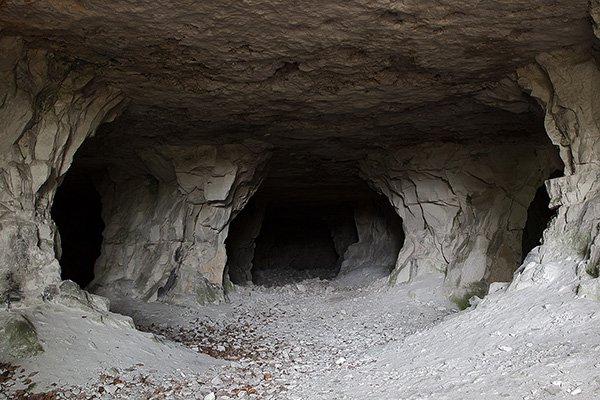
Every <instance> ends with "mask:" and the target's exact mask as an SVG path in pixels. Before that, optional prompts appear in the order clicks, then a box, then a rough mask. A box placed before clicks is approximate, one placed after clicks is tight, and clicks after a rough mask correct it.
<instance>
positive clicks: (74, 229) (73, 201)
mask: <svg viewBox="0 0 600 400" xmlns="http://www.w3.org/2000/svg"><path fill="white" fill-rule="evenodd" d="M101 213H102V201H101V198H100V193H98V191H97V190H96V187H95V185H94V183H93V179H92V177H91V176H90V175H89V174H88V173H86V172H84V171H82V170H80V169H77V168H75V169H71V170H69V172H68V173H67V175H66V176H65V178H64V180H63V182H62V184H61V185H60V186H59V188H58V190H57V191H56V196H55V198H54V203H53V205H52V219H53V220H54V222H55V223H56V226H57V227H58V231H59V234H60V245H61V254H59V260H60V266H61V277H62V279H65V280H66V279H70V280H72V281H75V282H76V283H78V284H79V286H81V287H82V288H85V287H86V286H87V285H88V284H89V283H90V282H91V281H92V280H93V279H94V263H95V262H96V259H97V258H98V257H99V256H100V250H101V245H102V231H103V230H104V222H103V220H102V216H101Z"/></svg>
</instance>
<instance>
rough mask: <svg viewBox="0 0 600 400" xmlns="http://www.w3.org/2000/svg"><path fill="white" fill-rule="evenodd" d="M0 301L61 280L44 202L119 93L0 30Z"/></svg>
mask: <svg viewBox="0 0 600 400" xmlns="http://www.w3.org/2000/svg"><path fill="white" fill-rule="evenodd" d="M0 49H1V51H0V301H3V302H4V301H7V300H8V301H15V300H17V299H19V298H25V299H27V300H34V299H39V298H40V296H39V295H40V294H41V293H42V292H43V291H44V289H45V288H46V287H47V286H48V285H52V284H56V283H58V282H59V281H60V267H59V264H58V261H57V260H56V252H57V251H58V250H59V241H58V237H57V232H56V227H55V225H54V223H53V222H52V220H51V218H50V207H51V205H52V200H53V197H54V194H55V192H56V188H57V186H58V183H59V181H60V179H61V177H62V176H63V175H64V174H65V172H66V171H67V170H68V168H69V167H70V165H71V162H72V160H73V155H74V154H75V152H76V151H77V149H78V148H79V146H80V145H81V144H82V142H83V141H84V140H85V139H86V138H87V137H89V136H90V135H93V134H94V132H95V130H96V128H97V127H98V125H99V124H101V123H102V122H104V121H109V120H111V119H113V118H114V117H115V116H116V115H117V114H118V113H119V111H120V110H121V109H122V106H123V104H124V98H123V96H122V95H121V94H120V93H119V92H117V91H115V90H112V89H111V88H108V87H106V86H104V85H101V84H97V83H96V82H95V81H94V71H93V70H92V69H88V68H86V67H85V66H82V65H76V64H73V63H71V62H69V61H68V60H64V59H61V58H59V57H57V56H55V55H54V54H52V53H50V52H48V51H44V50H32V49H28V48H27V47H26V46H25V45H24V43H23V41H22V40H20V39H19V38H12V37H0Z"/></svg>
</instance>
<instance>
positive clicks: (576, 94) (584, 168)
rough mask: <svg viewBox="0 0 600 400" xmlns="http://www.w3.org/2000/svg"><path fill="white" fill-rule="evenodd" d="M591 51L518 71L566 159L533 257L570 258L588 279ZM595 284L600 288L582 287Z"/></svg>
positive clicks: (593, 198) (597, 199)
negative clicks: (553, 211) (552, 213)
mask: <svg viewBox="0 0 600 400" xmlns="http://www.w3.org/2000/svg"><path fill="white" fill-rule="evenodd" d="M592 3H593V4H592V6H593V7H592V15H594V11H596V14H598V13H597V9H598V3H597V2H592ZM592 51H593V50H590V49H566V50H562V51H558V52H555V53H552V54H542V55H540V56H539V57H537V59H536V60H537V62H536V63H535V64H532V65H529V66H527V67H525V68H522V69H521V70H519V71H518V74H519V84H521V85H522V87H523V88H524V89H525V90H527V91H528V92H529V93H530V94H531V96H532V97H533V98H535V99H537V101H538V102H539V104H540V105H541V106H542V108H543V109H544V111H545V121H544V123H545V127H546V132H547V133H548V136H549V137H550V139H551V140H552V142H553V143H554V144H555V145H556V146H557V147H558V148H559V150H560V156H561V158H562V160H563V162H564V164H565V176H564V177H561V178H556V179H551V180H549V181H548V182H546V187H547V189H548V193H549V195H550V198H551V206H552V207H558V215H557V217H556V219H555V220H554V222H553V224H552V225H551V226H550V228H549V229H547V230H546V231H545V233H544V244H543V246H542V247H541V248H540V249H538V253H537V257H533V258H535V261H536V262H538V263H540V264H546V263H549V262H553V261H559V260H565V259H566V258H567V257H569V259H570V260H573V262H576V263H577V264H578V267H579V268H578V273H579V275H580V277H581V278H583V279H584V280H587V279H588V278H592V277H596V278H597V277H598V265H599V262H600V250H599V249H600V235H599V232H600V68H599V66H598V62H597V60H596V59H595V58H594V57H593V55H592ZM533 258H532V259H533ZM590 284H591V285H598V287H599V288H600V284H598V283H597V282H595V283H594V282H588V283H584V284H583V286H584V287H585V286H586V285H590ZM584 291H585V290H584ZM594 296H596V297H599V298H600V290H599V291H598V293H597V294H596V295H594Z"/></svg>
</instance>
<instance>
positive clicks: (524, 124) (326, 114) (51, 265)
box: [0, 0, 600, 303]
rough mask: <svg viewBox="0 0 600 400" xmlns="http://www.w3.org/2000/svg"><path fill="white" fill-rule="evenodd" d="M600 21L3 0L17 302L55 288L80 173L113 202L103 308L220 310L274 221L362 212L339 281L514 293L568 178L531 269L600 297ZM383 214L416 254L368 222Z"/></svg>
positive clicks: (1, 104)
mask: <svg viewBox="0 0 600 400" xmlns="http://www.w3.org/2000/svg"><path fill="white" fill-rule="evenodd" d="M598 10H600V5H599V2H598V1H597V0H593V1H591V2H590V1H588V0H571V1H562V2H548V1H545V0H533V1H532V0H529V1H524V0H513V1H504V2H489V1H469V2H456V1H446V0H441V1H440V0H436V1H434V0H427V1H419V2H408V1H399V2H389V1H375V2H372V1H370V2H366V1H347V2H343V3H340V2H333V1H324V2H323V1H321V2H303V3H302V4H293V5H291V4H287V3H283V2H280V1H275V0H267V1H261V2H255V1H246V0H243V1H242V0H239V1H231V2H216V3H214V4H213V3H209V2H192V1H176V2H173V1H169V2H167V1H163V0H158V1H147V0H141V1H137V2H133V3H127V4H125V3H123V2H117V1H114V0H109V1H103V2H91V1H87V0H81V1H76V2H65V1H52V2H42V1H38V2H22V1H17V0H5V1H0V49H1V50H2V52H0V83H1V86H0V245H1V247H0V261H1V264H0V274H1V275H2V276H3V278H2V279H0V299H2V301H5V302H8V303H10V302H11V301H19V299H21V298H27V299H34V298H37V297H39V296H38V295H39V294H40V293H42V292H43V289H44V287H46V286H49V285H50V286H51V285H55V284H57V283H58V282H59V281H60V265H59V263H58V260H57V258H58V257H60V247H61V246H60V239H59V235H57V229H56V226H55V225H54V223H53V221H52V219H51V217H50V210H51V207H52V202H53V198H54V194H55V192H56V190H57V188H58V187H59V185H60V184H61V182H62V181H63V177H64V175H65V174H66V173H67V171H69V168H71V170H73V171H80V172H81V173H82V174H83V175H85V176H89V177H91V178H90V179H93V181H94V185H95V187H96V189H97V190H98V192H99V195H100V196H101V198H102V203H103V209H102V219H103V221H104V224H105V230H104V232H103V238H104V240H103V244H102V249H101V256H100V258H99V259H98V260H97V262H96V266H95V280H94V281H93V282H92V285H91V286H90V289H94V290H96V291H98V292H101V293H106V292H107V291H108V292H111V291H113V292H119V293H120V294H121V295H126V296H132V297H137V298H141V299H145V300H162V301H172V302H185V301H189V300H190V299H192V300H196V301H210V300H215V299H219V298H220V297H221V296H222V292H221V289H222V285H223V283H224V282H227V278H228V276H227V271H228V269H227V265H228V264H227V263H228V257H230V260H231V264H230V265H229V271H230V274H231V276H232V277H233V279H234V280H237V281H240V282H244V281H247V280H249V279H251V275H252V274H251V264H252V262H253V257H254V246H255V239H256V238H258V237H259V236H260V230H261V228H262V225H261V224H262V221H263V218H264V212H265V210H266V209H268V207H269V206H271V205H272V206H273V207H275V206H282V205H292V206H294V207H314V208H319V207H324V208H327V207H340V208H343V207H350V208H351V209H352V212H351V213H350V214H349V215H353V218H354V220H353V221H352V218H350V219H346V220H345V221H346V222H344V223H343V224H341V223H339V224H337V225H336V223H332V222H331V221H332V218H333V217H334V216H329V217H324V218H325V219H326V220H328V224H329V225H328V226H329V229H330V230H331V232H330V235H331V237H332V240H333V248H334V250H335V253H336V254H337V255H338V260H337V261H336V262H337V263H338V264H339V265H338V267H339V268H340V269H341V270H342V271H346V272H348V271H353V270H356V269H360V268H363V267H364V266H366V265H367V264H381V265H386V266H387V265H388V264H391V265H392V266H394V265H395V266H394V267H393V272H392V275H391V278H392V280H393V281H406V280H410V279H412V278H413V277H415V276H417V275H420V274H423V273H432V272H433V273H436V272H437V273H439V272H443V273H445V274H446V281H447V283H448V284H449V285H450V286H451V287H453V288H454V289H455V294H456V295H457V296H462V295H464V294H465V292H466V293H468V292H469V290H471V289H472V288H481V287H484V288H485V287H486V286H487V285H488V284H489V283H490V282H492V281H498V280H510V279H511V276H512V272H513V271H514V270H515V269H516V268H517V267H518V265H519V263H520V261H521V259H522V255H521V254H520V253H521V247H520V240H521V234H522V230H523V227H524V226H525V223H526V218H527V208H528V206H529V203H530V202H531V201H532V199H533V197H534V194H535V192H536V190H537V188H538V187H539V186H540V185H542V183H543V181H544V180H545V179H548V177H549V176H550V174H551V173H553V172H554V171H555V170H562V169H563V165H564V174H565V176H564V177H560V178H555V179H552V180H550V181H548V182H547V187H548V189H549V193H550V197H551V199H552V206H553V207H559V210H558V217H557V219H556V220H555V222H554V223H553V224H552V225H551V226H550V228H549V229H548V230H547V231H546V234H545V241H544V244H543V246H542V247H541V248H538V249H536V250H535V252H536V254H537V255H538V257H539V260H538V261H540V262H541V260H543V259H544V257H546V259H552V258H560V257H564V256H568V255H572V254H577V255H578V257H580V259H581V262H582V264H581V266H580V270H581V271H583V272H582V273H581V274H580V276H581V277H582V280H586V279H587V278H590V279H592V278H593V277H597V275H598V267H597V265H598V262H599V260H600V251H599V250H598V248H599V247H598V246H600V239H597V237H598V234H597V232H598V231H600V229H599V228H598V222H597V218H596V217H595V215H598V214H597V213H596V210H598V207H599V206H598V203H599V200H598V199H599V198H600V196H599V195H598V188H597V187H596V186H597V184H596V182H597V177H598V175H599V174H600V172H599V171H598V165H599V160H598V157H599V155H598V153H599V149H598V146H599V145H598V143H600V132H599V126H600V123H599V122H598V112H597V111H598V107H599V103H600V99H599V95H598V93H600V90H598V89H599V88H598V87H597V86H598V82H600V80H599V72H598V61H597V60H598V53H597V51H598V50H597V48H598V47H597V46H598V38H597V34H598V23H597V21H598V16H599V15H600V13H599V11H598ZM557 152H558V154H559V157H560V159H559V158H558V157H557V155H556V153H557ZM59 190H60V189H59ZM255 194H256V197H257V204H259V203H260V207H259V208H258V209H257V211H256V213H255V214H254V215H250V216H248V215H247V216H241V217H240V221H243V220H244V218H246V219H247V221H248V222H247V223H248V226H245V225H244V226H242V225H241V224H242V223H241V222H240V221H238V223H237V226H236V223H232V221H234V219H235V218H236V216H237V215H238V214H239V213H241V212H242V210H243V209H244V207H245V206H246V204H248V202H249V201H250V199H251V198H252V197H253V196H254V195H255ZM377 195H383V196H385V197H386V198H387V200H389V203H390V204H391V205H392V207H393V209H392V212H395V213H396V214H397V215H398V216H399V217H400V218H401V223H398V226H400V225H401V228H402V229H401V230H402V232H399V230H400V228H399V227H392V226H391V225H390V220H391V219H393V218H391V217H390V216H389V215H387V216H386V214H385V212H387V211H385V212H384V213H380V212H379V211H380V210H379V211H377V210H376V211H377V212H376V211H373V209H372V206H368V207H366V206H365V207H363V206H357V205H358V204H373V203H371V202H372V201H373V199H374V198H375V197H376V196H377ZM261 207H262V208H261ZM370 207H371V208H370ZM369 210H370V211H369ZM392 217H393V216H392ZM348 221H349V222H348ZM352 222H353V223H354V227H355V228H356V235H355V236H356V237H357V238H358V239H356V240H358V241H357V242H353V241H352V240H354V239H352V240H350V239H349V238H350V237H354V236H353V235H354V234H352V235H350V234H348V233H347V232H354V230H353V229H351V228H354V227H352V226H350V225H352ZM231 227H235V229H239V231H240V232H241V233H239V232H235V233H231V232H230V228H231ZM342 228H343V229H342ZM342 231H343V232H342ZM344 232H346V233H344ZM394 232H395V233H394ZM590 232H591V233H590ZM565 233H569V235H571V236H569V237H570V238H571V239H565V235H564V234H565ZM230 234H232V235H233V236H232V237H233V238H236V237H237V238H238V239H232V240H231V241H230V242H234V243H235V244H234V245H233V247H236V246H237V248H238V250H239V253H236V254H235V255H233V256H232V255H231V254H228V249H227V246H226V239H227V238H228V237H229V235H230ZM236 235H237V236H236ZM400 237H402V239H403V240H395V239H393V238H400ZM390 238H392V239H393V240H392V239H390ZM291 247H292V248H297V247H298V246H296V247H294V246H291ZM300 247H302V246H300ZM399 247H402V248H401V249H400V250H399V254H398V257H397V259H396V260H394V258H395V254H396V253H397V251H398V248H399ZM294 251H296V250H294ZM332 251H333V250H332ZM331 254H333V253H331ZM391 254H394V256H391ZM224 273H225V274H224ZM586 274H587V275H586Z"/></svg>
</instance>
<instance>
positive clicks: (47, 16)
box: [0, 0, 592, 148]
mask: <svg viewBox="0 0 600 400" xmlns="http://www.w3.org/2000/svg"><path fill="white" fill-rule="evenodd" d="M588 3H589V1H588V0H571V1H563V2H552V3H548V2H547V1H545V0H527V1H525V0H514V1H510V2H508V1H506V2H486V1H478V2H467V1H463V2H456V1H448V0H444V1H437V0H424V1H419V2H406V1H403V2H390V1H376V2H372V1H361V0H357V1H346V2H344V3H343V4H342V3H339V2H336V1H331V0H327V1H322V2H318V3H316V2H303V3H298V4H294V5H293V6H292V5H289V4H286V3H282V2H280V1H277V0H267V1H261V2H252V1H238V2H228V3H221V2H217V3H206V2H192V1H189V0H180V1H175V2H173V1H165V0H155V1H139V2H136V3H135V5H132V4H127V5H125V4H123V3H122V2H118V1H115V0H109V1H104V2H100V3H99V2H82V3H78V5H77V6H74V5H73V4H71V3H67V2H52V3H48V2H29V3H27V2H22V1H17V0H7V1H4V2H2V5H1V6H0V11H1V12H0V26H2V27H3V32H4V33H5V34H13V33H18V34H22V35H26V37H27V39H28V41H30V43H31V44H32V46H45V47H51V48H53V49H57V50H60V51H62V52H64V53H66V54H68V55H69V56H72V57H77V58H78V59H81V60H84V61H86V62H90V63H94V64H96V65H100V66H102V74H103V75H104V76H106V79H107V80H109V81H110V82H111V84H112V85H114V86H115V87H118V88H120V89H121V90H122V91H124V92H125V93H127V94H128V96H130V97H131V98H132V99H133V103H132V107H131V108H130V109H129V110H128V113H127V116H128V125H129V127H130V128H132V127H135V130H143V131H144V132H147V133H148V132H152V133H153V134H156V135H159V136H163V137H167V136H170V135H171V132H182V133H184V132H187V133H190V132H194V134H193V135H194V136H196V135H202V137H203V138H205V140H214V141H224V140H225V141H227V140H230V139H231V138H232V137H240V135H246V134H247V133H248V132H257V133H258V134H259V135H262V134H264V133H266V132H269V133H271V139H272V140H273V141H276V142H278V143H283V142H285V141H286V140H287V138H289V137H290V136H292V137H295V138H298V139H308V140H311V139H323V138H326V137H340V136H343V137H344V141H351V140H358V141H360V142H361V144H367V143H369V141H368V140H364V139H362V140H361V137H363V134H364V132H371V134H376V135H378V136H397V135H398V134H400V135H401V136H402V137H403V138H405V139H409V138H410V139H416V140H420V139H421V137H422V135H423V134H427V135H428V136H429V139H435V138H439V137H443V136H445V132H447V131H448V128H449V127H452V128H451V130H452V134H453V135H458V136H468V137H477V136H480V135H482V134H483V132H484V131H486V132H487V133H488V134H489V133H492V132H494V133H495V132H499V131H504V132H507V131H510V130H511V129H512V130H514V131H523V130H525V129H523V127H524V126H528V127H531V126H532V125H531V118H530V116H528V115H527V114H521V115H520V116H518V115H513V116H512V118H506V117H507V116H508V115H510V114H509V113H506V112H503V109H499V108H496V107H489V104H490V102H489V101H488V100H480V99H479V98H480V96H477V97H475V99H473V98H472V95H473V94H474V93H479V92H480V91H486V90H487V89H488V88H489V87H490V86H493V85H495V83H496V82H499V81H501V80H502V79H503V78H504V77H505V75H507V74H509V73H514V71H515V69H516V68H517V67H520V66H523V65H526V64H528V63H530V62H532V61H533V60H534V57H535V56H536V55H537V54H539V53H541V52H545V51H546V52H547V51H551V50H554V49H559V48H561V47H565V46H571V45H573V44H578V43H582V42H589V40H590V39H591V35H592V28H591V27H590V24H589V22H588ZM506 100H507V99H503V100H502V101H503V102H506ZM508 101H509V102H510V103H513V105H516V103H520V104H521V105H520V106H519V107H523V109H528V108H529V105H528V102H527V101H526V99H524V98H522V97H521V94H518V97H517V98H516V99H510V100H508ZM431 113H435V115H437V116H439V119H437V118H436V119H432V118H426V117H425V118H424V116H426V115H431ZM521 117H524V118H521ZM511 121H512V122H511ZM484 127H485V128H484ZM509 127H510V128H509ZM240 128H242V129H240ZM390 128H394V129H393V131H394V132H390ZM399 131H401V133H400V132H399ZM167 132H169V134H168V135H167ZM216 132H218V133H219V135H215V133H216ZM340 132H343V134H342V135H340ZM131 133H132V134H133V132H131ZM119 134H127V133H126V131H122V132H119ZM389 139H392V140H393V138H389ZM386 140H387V138H386ZM358 148H360V145H359V147H358Z"/></svg>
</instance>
